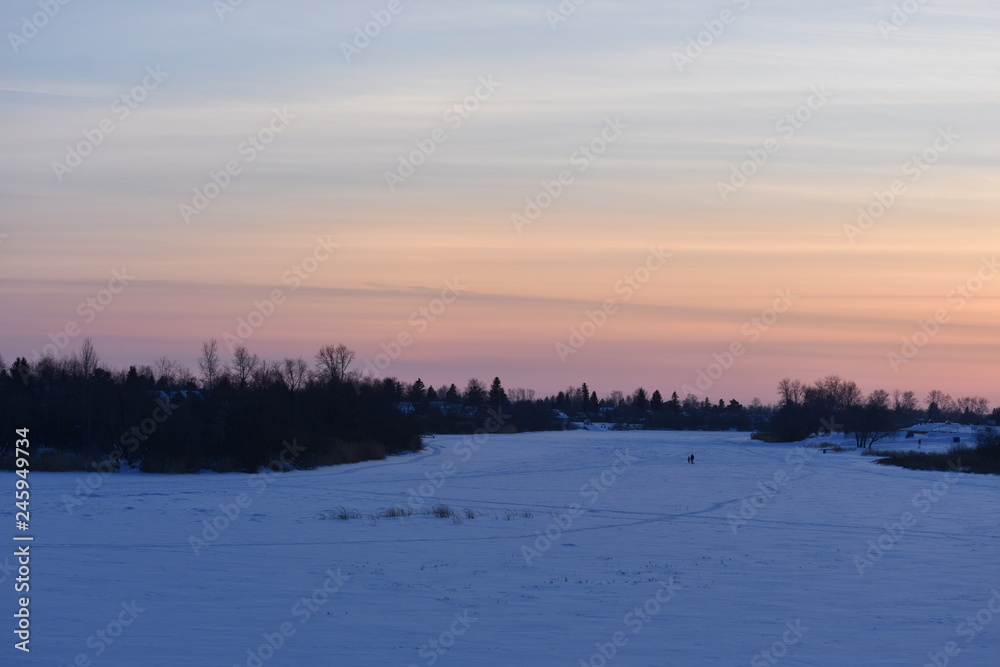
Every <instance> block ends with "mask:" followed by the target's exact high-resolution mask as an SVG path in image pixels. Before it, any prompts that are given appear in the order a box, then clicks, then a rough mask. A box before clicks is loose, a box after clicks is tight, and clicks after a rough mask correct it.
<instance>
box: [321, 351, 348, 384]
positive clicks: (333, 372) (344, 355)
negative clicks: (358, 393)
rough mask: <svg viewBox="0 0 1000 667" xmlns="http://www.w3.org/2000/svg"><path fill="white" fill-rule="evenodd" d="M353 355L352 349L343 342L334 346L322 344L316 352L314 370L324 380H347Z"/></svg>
mask: <svg viewBox="0 0 1000 667" xmlns="http://www.w3.org/2000/svg"><path fill="white" fill-rule="evenodd" d="M354 357H355V354H354V350H352V349H351V348H349V347H347V346H346V345H344V344H343V343H341V344H340V345H338V346H336V347H334V346H333V345H324V346H323V347H321V348H320V349H319V352H317V353H316V372H317V374H318V375H319V377H320V379H322V380H323V381H325V382H348V381H350V379H351V376H352V374H351V370H350V369H351V364H352V363H353V362H354Z"/></svg>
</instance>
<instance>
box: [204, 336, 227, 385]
mask: <svg viewBox="0 0 1000 667" xmlns="http://www.w3.org/2000/svg"><path fill="white" fill-rule="evenodd" d="M198 368H199V369H200V370H201V381H202V384H203V385H204V387H205V388H206V389H212V388H214V387H215V383H216V382H218V380H219V375H220V374H221V373H222V360H221V359H220V358H219V341H217V340H215V339H214V338H213V339H212V340H208V341H205V342H203V343H202V344H201V356H200V357H199V358H198Z"/></svg>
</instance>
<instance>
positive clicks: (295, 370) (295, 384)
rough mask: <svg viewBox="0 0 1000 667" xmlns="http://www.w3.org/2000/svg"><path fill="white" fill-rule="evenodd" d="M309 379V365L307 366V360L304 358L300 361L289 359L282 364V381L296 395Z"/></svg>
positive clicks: (299, 359)
mask: <svg viewBox="0 0 1000 667" xmlns="http://www.w3.org/2000/svg"><path fill="white" fill-rule="evenodd" d="M308 378H309V365H308V364H306V362H305V359H303V358H302V357H299V358H298V359H292V358H290V357H288V358H286V359H285V360H284V362H282V364H281V379H282V380H283V381H284V382H285V386H286V387H288V391H290V392H292V393H293V394H294V393H295V392H297V391H298V390H299V389H302V387H304V386H305V384H306V380H307V379H308Z"/></svg>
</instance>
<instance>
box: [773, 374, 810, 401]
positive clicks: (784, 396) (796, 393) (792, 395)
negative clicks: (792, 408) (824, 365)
mask: <svg viewBox="0 0 1000 667" xmlns="http://www.w3.org/2000/svg"><path fill="white" fill-rule="evenodd" d="M778 396H780V397H781V400H780V401H779V404H780V405H801V404H802V399H803V398H805V387H804V386H803V385H802V382H801V381H799V380H792V379H791V378H784V379H783V380H781V382H779V383H778Z"/></svg>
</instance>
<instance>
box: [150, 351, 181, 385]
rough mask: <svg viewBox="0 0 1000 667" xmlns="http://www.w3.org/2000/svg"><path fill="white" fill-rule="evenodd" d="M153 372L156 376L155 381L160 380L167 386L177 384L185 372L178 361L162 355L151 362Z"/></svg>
mask: <svg viewBox="0 0 1000 667" xmlns="http://www.w3.org/2000/svg"><path fill="white" fill-rule="evenodd" d="M153 374H154V375H155V376H156V379H157V381H160V380H162V381H163V382H165V383H166V384H167V385H168V386H174V385H176V384H178V382H179V381H180V379H181V376H182V375H184V374H185V372H184V370H183V368H182V367H181V365H180V363H179V362H177V361H174V360H173V359H170V358H168V357H167V356H166V355H163V356H162V357H160V358H159V359H157V360H156V361H155V362H153Z"/></svg>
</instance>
